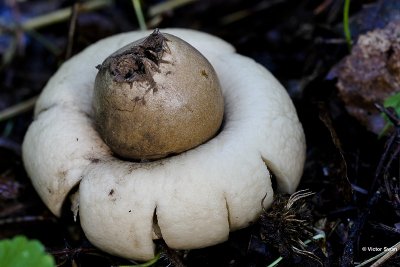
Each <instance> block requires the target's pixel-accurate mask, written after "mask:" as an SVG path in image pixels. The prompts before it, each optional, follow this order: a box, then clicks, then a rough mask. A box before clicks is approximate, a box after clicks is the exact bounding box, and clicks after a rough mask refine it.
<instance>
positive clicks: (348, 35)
mask: <svg viewBox="0 0 400 267" xmlns="http://www.w3.org/2000/svg"><path fill="white" fill-rule="evenodd" d="M350 2H351V0H344V8H343V31H344V37H345V38H346V43H347V45H348V47H349V49H351V45H352V41H351V32H350V25H349V12H350Z"/></svg>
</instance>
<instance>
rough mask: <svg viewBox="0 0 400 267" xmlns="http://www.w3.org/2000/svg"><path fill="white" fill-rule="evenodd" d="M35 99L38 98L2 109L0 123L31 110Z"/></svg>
mask: <svg viewBox="0 0 400 267" xmlns="http://www.w3.org/2000/svg"><path fill="white" fill-rule="evenodd" d="M37 99H38V97H37V96H35V97H32V98H30V99H28V100H26V101H23V102H21V103H19V104H16V105H14V106H11V107H9V108H6V109H3V110H2V111H0V122H1V121H5V120H7V119H10V118H12V117H15V116H17V115H19V114H21V113H24V112H27V111H29V110H31V109H32V108H33V106H34V105H35V103H36V100H37Z"/></svg>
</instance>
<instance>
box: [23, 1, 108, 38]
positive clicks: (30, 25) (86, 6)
mask: <svg viewBox="0 0 400 267" xmlns="http://www.w3.org/2000/svg"><path fill="white" fill-rule="evenodd" d="M111 3H112V1H111V0H93V1H90V2H85V3H83V4H82V5H80V7H79V11H81V12H82V11H92V10H96V9H100V8H103V7H105V6H108V5H110V4H111ZM70 16H71V8H70V7H67V8H62V9H59V10H57V11H54V12H51V13H48V14H46V15H42V16H39V17H36V18H32V19H29V20H27V21H25V22H24V23H22V24H21V25H20V27H21V28H22V29H23V30H25V31H29V30H33V29H39V28H42V27H45V26H47V25H51V24H54V23H57V22H62V21H65V20H67V19H68V18H69V17H70Z"/></svg>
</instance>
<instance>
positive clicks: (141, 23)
mask: <svg viewBox="0 0 400 267" xmlns="http://www.w3.org/2000/svg"><path fill="white" fill-rule="evenodd" d="M132 3H133V8H134V9H135V13H136V17H137V20H138V23H139V27H140V30H142V31H145V30H147V25H146V20H145V19H144V15H143V11H142V6H141V5H140V0H132Z"/></svg>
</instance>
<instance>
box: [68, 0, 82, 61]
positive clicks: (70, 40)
mask: <svg viewBox="0 0 400 267" xmlns="http://www.w3.org/2000/svg"><path fill="white" fill-rule="evenodd" d="M80 5H81V4H80V3H75V4H74V5H73V6H72V7H71V9H72V12H71V19H70V23H69V29H68V44H67V51H66V52H65V59H69V58H70V57H71V55H72V48H73V46H74V36H75V29H76V20H77V18H78V14H79V6H80Z"/></svg>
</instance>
